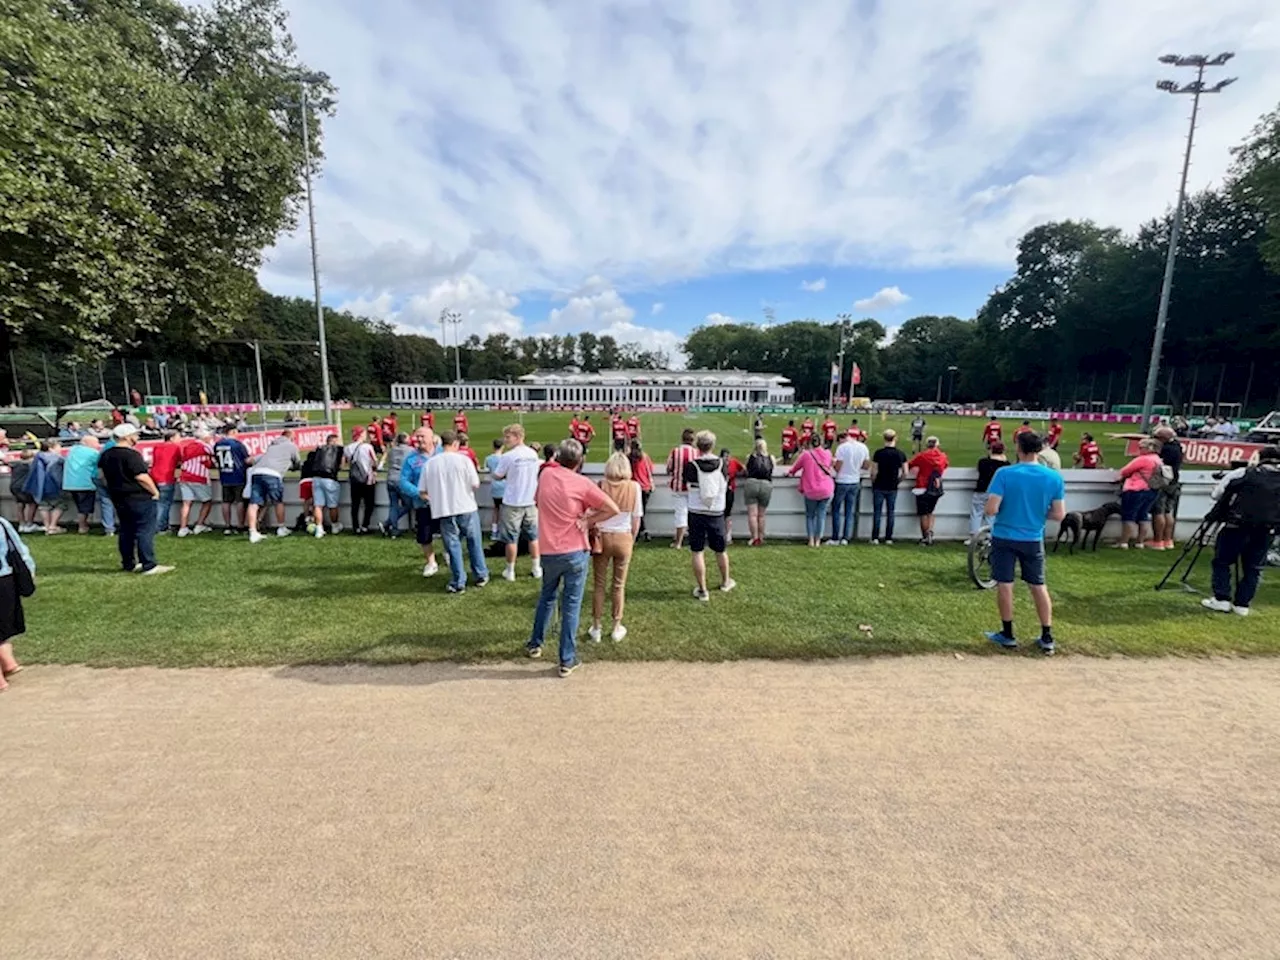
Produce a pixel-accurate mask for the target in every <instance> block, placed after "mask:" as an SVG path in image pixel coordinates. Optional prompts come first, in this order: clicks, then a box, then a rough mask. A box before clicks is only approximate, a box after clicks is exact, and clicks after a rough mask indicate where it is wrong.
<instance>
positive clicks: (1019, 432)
mask: <svg viewBox="0 0 1280 960" xmlns="http://www.w3.org/2000/svg"><path fill="white" fill-rule="evenodd" d="M1033 432H1034V431H1033V430H1032V429H1031V428H1030V427H1029V426H1027V425H1026V424H1025V423H1020V424H1018V429H1017V430H1015V431H1013V439H1014V440H1017V439H1018V438H1019V437H1020V436H1022V435H1023V434H1024V433H1033Z"/></svg>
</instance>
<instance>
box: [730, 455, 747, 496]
mask: <svg viewBox="0 0 1280 960" xmlns="http://www.w3.org/2000/svg"><path fill="white" fill-rule="evenodd" d="M746 469H747V468H746V467H745V466H743V464H742V461H741V460H739V459H738V458H737V457H730V458H729V462H728V463H727V464H725V472H726V473H727V474H728V476H729V489H730V490H737V489H738V474H740V473H743V472H745V471H746Z"/></svg>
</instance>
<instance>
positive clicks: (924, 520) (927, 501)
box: [907, 437, 951, 547]
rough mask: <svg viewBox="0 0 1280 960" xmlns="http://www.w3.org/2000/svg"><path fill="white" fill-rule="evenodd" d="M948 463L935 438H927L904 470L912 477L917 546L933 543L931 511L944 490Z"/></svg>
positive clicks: (934, 508) (949, 464)
mask: <svg viewBox="0 0 1280 960" xmlns="http://www.w3.org/2000/svg"><path fill="white" fill-rule="evenodd" d="M949 466H951V462H950V461H949V460H948V459H947V455H946V454H945V453H943V452H942V447H941V445H940V444H939V441H938V438H937V437H929V438H928V439H926V440H925V442H924V449H923V450H921V451H920V452H919V453H917V454H916V455H915V456H914V457H912V458H911V459H910V460H909V461H908V462H907V469H908V470H910V471H912V475H913V476H914V477H915V487H914V488H913V489H912V491H911V492H912V493H913V494H915V498H916V516H917V517H919V519H920V546H922V547H932V546H933V524H934V517H933V511H934V510H936V509H937V507H938V501H939V500H941V499H942V494H943V493H944V490H943V486H942V475H943V474H944V473H946V472H947V467H949Z"/></svg>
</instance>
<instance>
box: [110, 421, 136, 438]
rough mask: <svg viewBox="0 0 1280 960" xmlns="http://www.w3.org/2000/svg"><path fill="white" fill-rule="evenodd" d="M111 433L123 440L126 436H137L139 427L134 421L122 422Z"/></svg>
mask: <svg viewBox="0 0 1280 960" xmlns="http://www.w3.org/2000/svg"><path fill="white" fill-rule="evenodd" d="M111 435H112V436H113V437H115V438H116V439H117V440H123V439H124V438H125V437H136V436H137V435H138V428H137V427H135V426H134V425H133V424H132V423H122V424H120V425H119V426H118V427H116V428H115V429H114V430H112V431H111Z"/></svg>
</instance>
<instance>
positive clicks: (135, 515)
mask: <svg viewBox="0 0 1280 960" xmlns="http://www.w3.org/2000/svg"><path fill="white" fill-rule="evenodd" d="M111 436H112V437H113V438H114V439H115V441H116V443H115V446H113V447H111V448H110V449H108V450H104V451H102V456H100V457H99V458H98V470H99V472H100V473H101V474H102V482H103V483H104V484H105V486H106V488H107V493H108V494H109V495H110V496H111V502H112V503H113V504H114V505H115V508H116V519H117V524H118V531H119V534H120V536H119V540H118V544H119V547H120V565H121V567H122V568H123V569H124V571H125V572H126V573H141V574H143V575H144V576H151V575H155V574H160V573H168V572H169V571H170V570H172V569H173V567H164V566H160V565H159V564H157V563H156V554H155V530H156V501H157V500H159V499H160V491H159V490H158V489H157V488H156V483H155V481H154V480H152V479H151V474H150V473H149V472H148V471H147V462H146V461H145V460H143V459H142V454H140V453H139V452H138V451H137V450H136V449H134V447H135V446H136V445H137V442H138V428H137V427H135V426H134V425H133V424H130V423H122V424H120V425H119V426H117V427H116V428H115V429H114V430H112V431H111Z"/></svg>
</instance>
